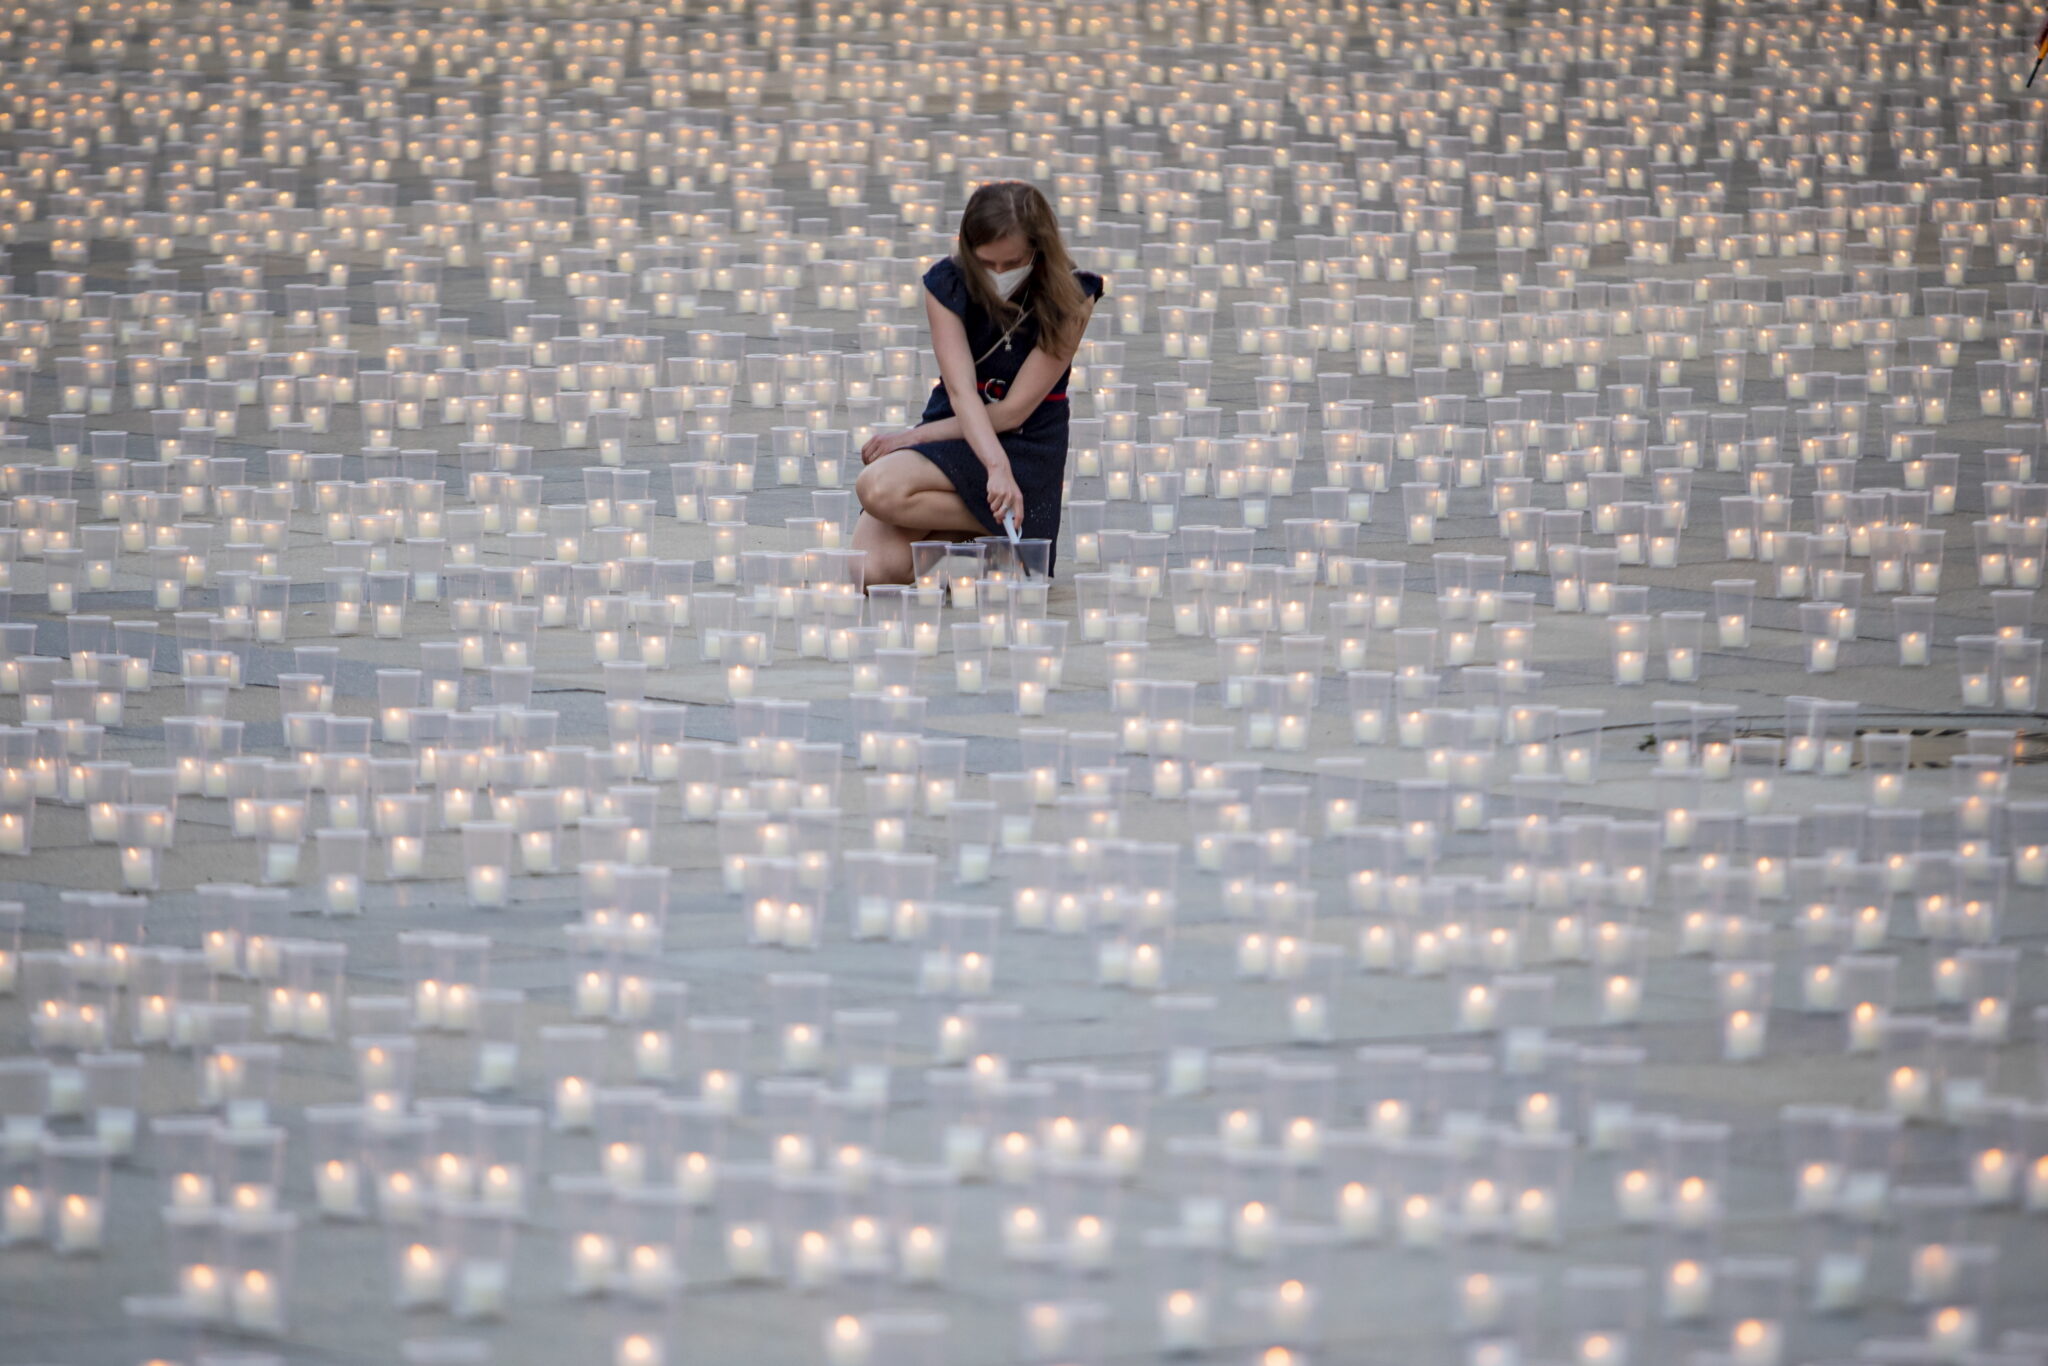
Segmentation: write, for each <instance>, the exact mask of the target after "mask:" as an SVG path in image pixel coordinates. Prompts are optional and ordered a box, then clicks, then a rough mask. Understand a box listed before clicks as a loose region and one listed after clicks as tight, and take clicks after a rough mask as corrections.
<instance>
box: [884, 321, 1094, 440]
mask: <svg viewBox="0 0 2048 1366" xmlns="http://www.w3.org/2000/svg"><path fill="white" fill-rule="evenodd" d="M1089 306H1090V308H1091V309H1092V308H1093V307H1094V305H1093V303H1092V302H1091V304H1090V305H1089ZM941 311H942V312H943V311H945V310H943V309H942V310H941ZM947 316H948V317H951V316H952V314H951V313H947ZM961 336H962V339H963V340H964V339H965V336H966V329H965V328H962V329H961ZM933 337H934V342H935V343H936V338H937V333H934V334H933ZM1073 363H1074V358H1073V355H1072V354H1071V353H1070V354H1068V355H1066V356H1057V355H1054V354H1053V353H1052V352H1050V351H1047V350H1045V349H1043V348H1042V347H1033V348H1032V351H1031V354H1030V355H1029V356H1026V357H1025V358H1024V365H1023V367H1022V368H1021V369H1019V370H1018V371H1017V378H1016V379H1014V380H1012V381H1011V383H1010V387H1009V390H1008V392H1006V393H1005V394H1004V395H1003V396H1002V397H1001V398H999V399H997V400H996V401H995V402H994V403H986V404H984V403H980V402H977V403H976V404H975V405H974V406H975V407H978V408H981V409H983V410H984V411H985V412H986V413H987V414H988V420H989V425H990V427H992V428H993V429H994V430H995V431H996V432H997V433H999V434H1000V433H1002V432H1013V431H1015V430H1017V428H1019V427H1021V426H1023V425H1024V423H1025V420H1026V419H1027V418H1029V417H1030V416H1031V415H1032V414H1033V413H1034V412H1037V411H1038V405H1039V404H1041V403H1043V402H1045V396H1046V395H1047V394H1049V393H1051V392H1052V386H1053V385H1055V384H1057V383H1059V378H1060V376H1061V375H1063V374H1065V373H1066V371H1067V367H1068V366H1069V365H1072V364H1073ZM941 371H942V373H943V362H941ZM946 394H947V397H949V398H950V397H952V394H953V389H952V386H951V385H948V386H947V387H946ZM975 397H976V399H977V400H978V399H979V398H980V394H979V392H977V393H976V395H975ZM953 411H954V413H955V414H956V415H955V416H953V417H942V418H940V419H939V420H938V421H936V422H927V423H924V424H923V425H921V426H919V427H916V428H913V429H912V430H911V431H909V432H906V433H904V434H903V437H902V438H901V439H900V441H899V444H898V446H897V449H902V448H904V447H910V446H915V445H917V444H919V443H920V442H924V441H959V440H962V439H965V438H966V437H967V428H966V426H965V424H964V423H963V422H962V421H961V419H960V417H959V416H958V413H959V412H960V404H959V402H958V401H957V400H956V401H955V402H954V404H953ZM984 463H986V462H984Z"/></svg>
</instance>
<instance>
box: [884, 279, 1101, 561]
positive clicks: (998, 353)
mask: <svg viewBox="0 0 2048 1366" xmlns="http://www.w3.org/2000/svg"><path fill="white" fill-rule="evenodd" d="M1074 278H1075V279H1076V280H1078V281H1080V282H1081V288H1082V290H1083V291H1084V292H1086V293H1087V295H1088V297H1089V298H1091V299H1099V298H1101V297H1102V277H1101V276H1100V275H1095V274H1092V273H1091V272H1089V271H1085V270H1077V271H1075V272H1074ZM924 287H925V289H926V290H927V291H928V292H929V293H930V294H931V296H932V297H933V298H934V299H937V300H938V301H939V303H940V304H941V305H942V306H943V307H945V308H947V309H949V310H951V311H952V312H954V313H956V314H958V315H959V317H960V321H961V322H962V323H964V324H965V325H966V328H967V350H968V354H969V355H971V356H977V357H981V360H980V363H979V364H977V365H976V366H975V367H974V382H975V387H976V388H978V389H979V390H980V391H981V397H982V401H983V402H984V403H994V402H996V401H997V400H998V399H1000V398H1001V397H1002V396H1003V395H1004V394H1006V393H1008V392H1009V388H1010V385H1011V383H1013V382H1014V381H1015V380H1016V378H1017V372H1018V371H1019V370H1021V369H1023V368H1024V360H1025V358H1026V357H1027V356H1029V355H1030V354H1031V352H1032V349H1033V348H1034V347H1036V346H1037V345H1038V320H1037V319H1036V318H1034V317H1033V316H1031V314H1030V313H1029V312H1026V314H1025V315H1024V317H1023V318H1022V319H1021V320H1020V321H1019V322H1018V324H1017V327H1016V330H1015V331H1013V332H1012V333H1011V334H1010V337H1009V340H1008V342H1007V344H999V339H1000V338H1001V337H1002V335H1003V329H1002V327H1001V326H1000V325H998V324H997V322H996V321H995V320H994V319H993V318H991V317H989V315H988V311H987V310H986V309H984V308H983V307H982V306H981V305H980V304H978V303H975V302H974V300H973V298H972V297H971V296H970V295H969V294H968V292H967V281H966V280H965V279H963V278H962V277H961V274H960V267H959V265H958V264H957V263H955V262H954V260H953V258H952V257H950V256H949V257H945V258H943V259H942V260H940V261H939V262H937V263H936V264H935V265H933V266H932V268H931V269H930V270H927V271H926V272H925V273H924ZM1026 307H1027V308H1028V307H1029V304H1028V301H1026ZM991 348H993V349H991ZM983 353H986V355H984V354H983ZM1072 373H1073V371H1072V370H1071V369H1069V370H1068V371H1066V372H1065V373H1063V374H1062V375H1061V376H1060V377H1059V379H1058V380H1056V381H1054V383H1053V386H1052V388H1051V389H1050V390H1049V391H1047V393H1046V395H1045V398H1044V400H1043V401H1042V402H1040V403H1039V405H1038V407H1037V408H1036V409H1034V410H1033V411H1032V413H1031V416H1029V417H1027V418H1025V419H1024V424H1023V425H1022V426H1020V427H1018V428H1016V429H1015V430H1013V431H1007V432H1000V433H998V434H997V439H998V440H1000V441H1001V442H1002V443H1003V450H1004V451H1005V452H1006V453H1008V455H1009V457H1010V472H1011V474H1012V475H1013V476H1014V477H1015V478H1016V480H1017V488H1018V489H1019V491H1021V492H1022V493H1023V495H1024V525H1023V528H1022V530H1021V532H1020V534H1021V535H1023V536H1025V537H1026V538H1029V539H1038V540H1044V541H1049V542H1052V543H1053V545H1054V548H1055V551H1056V550H1057V546H1058V541H1059V534H1060V490H1061V487H1062V485H1063V484H1064V482H1065V479H1066V472H1067V376H1068V375H1070V374H1072ZM953 415H954V414H953V403H952V400H951V398H950V397H949V396H948V395H947V393H946V385H945V382H944V381H943V380H942V381H940V382H939V383H938V384H937V385H936V386H934V387H933V389H932V396H931V398H930V399H929V400H927V401H926V403H925V405H924V416H923V417H922V418H921V419H920V421H921V422H938V421H942V420H943V419H945V418H949V417H952V416H953ZM908 449H911V450H916V451H919V452H921V453H922V454H923V455H924V457H925V459H927V460H929V461H931V462H932V463H933V464H934V465H937V466H938V467H939V469H940V470H941V471H942V472H943V473H944V474H945V476H946V478H948V479H950V480H951V481H952V482H953V488H954V491H955V492H957V493H958V494H959V495H960V501H961V502H963V503H965V504H967V510H968V511H969V512H971V513H973V514H974V516H975V520H977V521H979V522H980V523H981V524H982V525H983V526H984V527H987V528H988V531H989V534H990V535H992V536H1001V535H1003V534H1005V533H1004V531H1003V528H1002V524H1001V523H999V522H997V521H996V519H995V514H994V513H992V512H990V511H989V510H988V471H987V470H986V469H985V468H983V466H982V463H981V457H980V456H978V455H976V454H975V453H974V448H973V447H972V446H970V445H968V444H967V442H966V441H964V440H956V441H928V442H924V443H922V444H920V445H917V446H913V447H909V448H908ZM1048 563H1050V562H1048Z"/></svg>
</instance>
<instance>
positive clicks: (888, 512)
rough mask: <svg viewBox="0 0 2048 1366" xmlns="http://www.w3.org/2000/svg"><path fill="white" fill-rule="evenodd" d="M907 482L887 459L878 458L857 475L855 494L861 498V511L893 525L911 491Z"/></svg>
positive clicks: (854, 487) (854, 483) (854, 484)
mask: <svg viewBox="0 0 2048 1366" xmlns="http://www.w3.org/2000/svg"><path fill="white" fill-rule="evenodd" d="M907 482H908V481H906V480H905V479H904V478H903V477H902V475H901V473H900V472H898V471H897V470H894V469H892V468H890V467H889V466H888V464H887V461H886V459H884V460H878V461H876V462H875V463H874V464H872V465H869V466H867V467H866V468H864V469H862V470H861V472H860V473H859V474H858V475H857V476H855V478H854V481H853V496H854V497H855V498H858V499H859V500H860V506H861V511H863V512H865V513H867V515H868V516H870V517H873V518H874V519H876V520H877V521H882V522H888V523H889V524H890V525H892V526H893V525H895V524H896V519H897V514H899V513H901V512H902V510H903V502H904V495H905V494H906V493H907V492H909V489H908V487H907Z"/></svg>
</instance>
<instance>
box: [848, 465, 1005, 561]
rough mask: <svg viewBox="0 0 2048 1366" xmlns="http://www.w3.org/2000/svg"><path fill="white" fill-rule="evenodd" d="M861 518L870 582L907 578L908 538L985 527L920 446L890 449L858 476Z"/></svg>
mask: <svg viewBox="0 0 2048 1366" xmlns="http://www.w3.org/2000/svg"><path fill="white" fill-rule="evenodd" d="M853 489H854V493H855V495H856V496H857V497H858V498H859V499H860V505H861V518H860V521H859V522H857V523H856V524H855V525H854V528H853V546H854V549H856V550H860V551H863V552H865V553H866V555H867V582H868V583H869V584H878V583H909V582H910V571H911V556H910V543H911V542H912V541H923V540H931V539H935V538H938V537H945V538H946V539H949V540H950V539H952V538H953V537H956V536H965V535H979V534H981V533H983V532H985V531H986V530H987V528H986V527H984V526H982V524H981V522H980V521H979V520H978V519H977V518H976V517H975V516H974V514H973V513H971V512H969V511H968V510H967V504H966V503H964V502H962V501H961V499H960V495H959V494H958V493H956V492H954V490H953V484H952V481H951V480H949V479H947V478H946V476H945V475H944V474H942V473H941V472H940V471H939V467H938V466H937V465H934V464H933V463H932V462H931V461H929V460H927V459H925V458H924V456H923V455H921V454H920V453H918V452H917V451H911V450H905V451H892V452H891V453H890V454H888V455H885V456H883V457H882V458H881V459H880V460H877V461H875V463H874V464H872V465H869V466H868V467H867V468H866V469H864V470H862V471H861V472H860V477H859V478H858V479H856V480H855V481H854V485H853Z"/></svg>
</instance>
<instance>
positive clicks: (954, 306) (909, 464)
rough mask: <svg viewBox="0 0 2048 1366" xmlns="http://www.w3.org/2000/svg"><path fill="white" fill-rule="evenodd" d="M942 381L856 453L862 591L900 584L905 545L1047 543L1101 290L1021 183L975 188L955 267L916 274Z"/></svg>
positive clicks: (906, 566) (952, 260)
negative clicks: (1077, 358) (866, 586)
mask: <svg viewBox="0 0 2048 1366" xmlns="http://www.w3.org/2000/svg"><path fill="white" fill-rule="evenodd" d="M924 287H925V314H926V316H927V317H928V318H929V319H930V321H931V329H932V350H933V352H934V353H935V354H936V355H937V356H938V361H939V375H940V382H939V384H938V386H937V387H936V388H934V389H933V390H932V396H931V399H930V401H928V402H927V403H926V404H925V408H924V417H923V419H922V422H921V425H919V426H917V427H913V428H911V429H910V430H909V431H903V432H889V433H885V434H882V435H879V436H876V437H874V438H873V439H872V440H870V441H869V442H868V443H867V445H866V446H864V447H862V448H861V453H860V458H861V463H862V464H864V465H865V466H866V467H867V468H865V469H863V470H862V471H861V472H860V478H859V480H858V481H857V482H856V483H855V484H854V492H855V493H856V494H857V495H858V496H859V498H860V506H861V519H860V524H859V525H858V526H856V527H855V528H854V532H853V544H854V546H855V547H856V548H858V549H860V550H862V551H865V552H866V553H867V581H868V583H870V584H877V583H908V582H909V581H910V543H911V542H912V541H924V540H950V539H957V538H959V537H962V536H970V535H975V534H981V533H986V534H988V535H996V536H1000V535H1003V534H1004V533H1005V526H1004V523H1006V522H1008V521H1010V520H1012V519H1014V520H1015V521H1016V523H1017V524H1018V527H1019V533H1018V534H1020V535H1022V536H1026V537H1032V538H1036V539H1041V540H1045V541H1048V542H1051V541H1056V540H1057V539H1058V536H1059V529H1060V488H1061V484H1062V482H1063V480H1064V478H1065V475H1066V468H1067V373H1068V369H1069V367H1070V366H1071V365H1072V364H1073V360H1074V353H1075V352H1076V351H1078V350H1079V349H1080V346H1081V334H1082V332H1083V331H1084V330H1085V329H1086V328H1087V326H1088V316H1089V314H1090V312H1091V311H1093V309H1094V307H1095V300H1097V299H1099V298H1101V297H1102V277H1101V276H1099V275H1092V274H1090V273H1089V272H1087V271H1084V270H1076V269H1074V265H1073V262H1072V260H1071V259H1070V258H1069V257H1068V255H1067V248H1066V244H1065V243H1064V242H1062V241H1061V240H1060V229H1059V222H1058V220H1057V219H1055V218H1054V217H1053V212H1052V206H1051V205H1050V204H1048V203H1046V200H1045V196H1044V195H1042V194H1040V193H1039V192H1038V190H1037V189H1036V188H1034V187H1033V186H1030V185H1027V184H1025V183H1023V182H1022V181H1015V180H1012V181H1004V182H1001V183H999V184H994V185H984V186H982V187H981V188H980V189H978V190H976V191H975V192H974V194H973V196H972V197H971V198H969V199H968V201H967V208H966V209H965V211H963V213H962V214H961V217H960V241H959V246H958V248H957V249H956V250H955V252H954V254H953V255H952V256H950V257H948V258H946V259H945V260H942V261H940V262H938V264H936V265H934V266H933V267H932V268H931V269H930V270H928V271H926V272H925V277H924Z"/></svg>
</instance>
